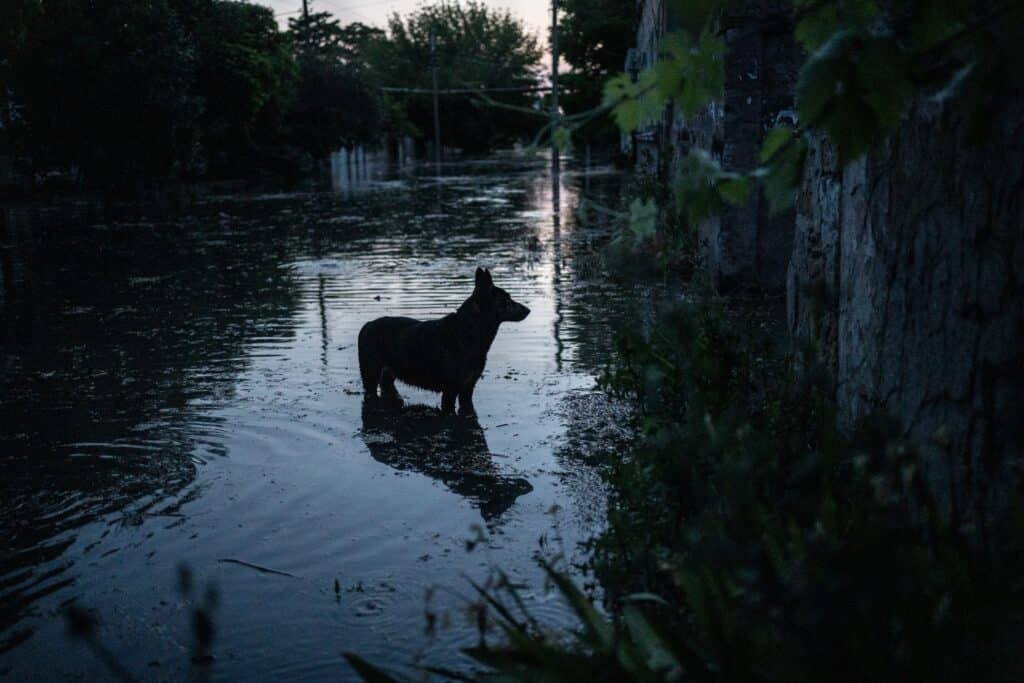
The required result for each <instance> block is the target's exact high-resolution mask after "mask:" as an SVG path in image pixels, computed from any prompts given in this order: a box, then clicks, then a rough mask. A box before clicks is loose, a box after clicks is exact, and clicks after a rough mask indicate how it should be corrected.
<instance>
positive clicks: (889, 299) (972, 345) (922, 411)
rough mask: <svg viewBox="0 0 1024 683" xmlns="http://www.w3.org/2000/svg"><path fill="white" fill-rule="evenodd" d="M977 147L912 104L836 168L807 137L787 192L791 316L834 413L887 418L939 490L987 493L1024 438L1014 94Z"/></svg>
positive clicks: (1021, 245)
mask: <svg viewBox="0 0 1024 683" xmlns="http://www.w3.org/2000/svg"><path fill="white" fill-rule="evenodd" d="M991 116H992V118H991V120H990V121H989V122H988V123H989V131H988V133H989V136H988V138H987V142H984V143H983V144H980V145H973V144H971V141H969V140H968V139H967V136H966V134H965V132H964V128H965V126H964V122H963V121H961V120H960V118H959V117H958V115H957V114H956V112H954V111H945V110H943V109H942V108H940V107H938V106H936V105H927V104H923V103H922V104H920V105H918V106H917V107H916V109H915V110H914V111H913V113H912V115H911V116H910V117H909V118H908V120H907V121H906V122H905V123H904V124H903V125H902V126H901V128H900V129H899V131H898V132H897V133H896V134H895V135H893V136H892V138H891V139H890V140H889V141H888V142H887V143H885V144H883V145H881V146H880V147H879V148H877V149H875V150H873V151H872V152H871V153H870V154H868V155H867V156H865V157H864V158H862V159H861V160H859V161H857V162H855V163H853V164H851V165H849V166H847V167H846V168H845V169H844V170H842V171H841V172H840V171H838V170H837V168H838V166H837V161H836V157H835V153H834V150H833V149H832V148H831V146H830V145H829V144H828V143H827V142H825V141H822V140H819V141H817V142H816V143H815V144H814V145H812V149H811V150H810V156H809V158H808V164H807V168H806V172H805V178H804V184H803V189H802V192H801V194H800V196H799V198H798V202H797V217H796V236H795V244H794V249H793V252H792V261H791V264H790V268H789V274H788V287H787V289H788V297H787V298H788V303H789V306H788V319H789V325H790V330H791V332H792V334H793V336H794V337H795V338H796V339H797V340H800V339H810V340H813V341H815V342H817V344H818V346H819V348H820V352H821V355H822V359H823V360H824V361H825V363H826V364H827V365H828V366H829V367H830V368H831V369H832V371H833V373H834V376H835V378H836V398H837V402H838V405H839V409H840V417H841V419H842V421H843V423H844V424H845V425H846V426H853V425H854V424H855V423H856V422H857V421H858V420H859V419H860V418H862V417H864V416H866V415H868V414H870V413H872V412H873V411H883V412H885V413H887V414H889V415H891V416H893V417H895V418H896V419H897V420H898V422H899V424H900V425H901V427H902V430H903V434H904V436H905V437H906V438H907V439H908V440H909V441H910V442H912V443H914V444H916V445H919V446H920V447H922V448H924V449H925V452H926V456H927V458H926V462H927V472H926V475H927V477H928V479H929V480H930V481H931V483H932V485H933V486H932V488H933V490H934V491H936V492H938V493H939V495H940V496H941V498H942V500H944V501H947V502H949V503H952V504H954V505H956V506H958V507H960V508H963V507H972V508H973V507H975V506H980V507H982V508H984V506H985V505H987V504H991V503H992V502H993V501H992V500H991V499H990V490H991V489H990V488H989V486H988V484H989V483H990V482H993V481H996V480H998V479H1000V478H1002V477H1003V476H1005V475H1006V474H1007V472H1006V468H1007V467H1009V466H1010V463H1012V461H1013V459H1014V458H1013V456H1014V455H1017V456H1019V455H1020V453H1021V452H1022V450H1024V448H1022V444H1024V420H1022V419H1021V415H1024V412H1022V411H1024V389H1022V387H1024V98H1021V97H1016V98H1014V99H1013V100H1012V101H1006V102H1003V103H1001V106H999V107H996V108H993V109H992V110H991Z"/></svg>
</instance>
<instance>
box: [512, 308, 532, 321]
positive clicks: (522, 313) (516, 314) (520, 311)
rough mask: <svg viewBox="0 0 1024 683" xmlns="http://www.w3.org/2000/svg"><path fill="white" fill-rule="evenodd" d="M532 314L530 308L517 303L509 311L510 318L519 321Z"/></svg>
mask: <svg viewBox="0 0 1024 683" xmlns="http://www.w3.org/2000/svg"><path fill="white" fill-rule="evenodd" d="M528 315H530V309H529V308H527V307H526V306H524V305H522V304H516V305H515V307H514V308H513V309H512V310H511V311H510V312H509V320H510V321H512V322H514V323H517V322H519V321H520V320H525V319H526V316H528Z"/></svg>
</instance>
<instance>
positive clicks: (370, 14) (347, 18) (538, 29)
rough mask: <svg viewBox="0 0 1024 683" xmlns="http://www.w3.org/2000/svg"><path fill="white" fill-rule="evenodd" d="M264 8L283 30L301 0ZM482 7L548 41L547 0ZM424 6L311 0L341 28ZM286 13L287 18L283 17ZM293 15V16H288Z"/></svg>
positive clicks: (266, 0) (495, 0)
mask: <svg viewBox="0 0 1024 683" xmlns="http://www.w3.org/2000/svg"><path fill="white" fill-rule="evenodd" d="M255 2H257V3H259V4H261V5H267V6H269V7H272V8H273V9H274V12H276V13H278V14H279V16H278V20H279V21H280V22H281V24H282V26H284V25H287V19H288V17H290V16H296V15H297V14H298V12H299V10H301V9H302V0H255ZM482 2H483V4H485V5H489V6H491V7H494V8H498V9H508V10H509V11H510V12H512V14H513V15H514V16H516V17H518V18H520V19H522V20H523V21H524V22H525V23H526V26H527V28H528V29H529V30H530V31H532V32H533V33H534V34H535V35H536V36H537V37H538V38H539V39H540V40H541V41H542V44H543V43H544V42H546V41H547V26H548V24H549V23H550V21H551V18H550V12H551V3H550V0H482ZM421 4H423V1H422V0H310V11H317V12H330V13H331V14H333V15H334V16H336V17H337V18H338V19H339V20H340V21H341V23H342V24H348V23H350V22H353V21H361V22H362V23H364V24H371V25H374V26H380V27H382V28H383V27H384V26H385V25H386V23H387V18H388V17H389V16H391V14H392V13H393V12H398V13H399V14H408V13H409V12H411V11H412V10H414V9H416V7H417V6H418V5H421ZM285 13H289V14H285ZM291 13H294V14H291Z"/></svg>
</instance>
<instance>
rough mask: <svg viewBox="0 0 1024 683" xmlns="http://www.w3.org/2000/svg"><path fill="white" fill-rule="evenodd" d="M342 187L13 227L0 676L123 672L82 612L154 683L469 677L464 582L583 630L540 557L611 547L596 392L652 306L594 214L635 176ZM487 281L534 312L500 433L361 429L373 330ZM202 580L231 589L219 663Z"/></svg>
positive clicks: (499, 393)
mask: <svg viewBox="0 0 1024 683" xmlns="http://www.w3.org/2000/svg"><path fill="white" fill-rule="evenodd" d="M335 171H336V173H335V179H334V183H333V185H332V187H330V188H319V189H311V190H309V191H304V192H288V193H271V194H254V193H240V194H237V195H226V196H219V197H214V198H212V199H209V200H207V201H204V202H202V203H201V204H200V205H199V206H197V207H195V208H194V209H189V210H188V211H187V212H185V213H184V214H181V215H176V216H175V217H174V218H167V217H166V216H164V217H154V215H153V214H151V213H148V212H147V211H146V210H144V209H141V208H137V207H118V208H117V209H116V210H115V209H106V210H103V211H100V210H98V209H96V208H95V207H92V206H90V205H84V204H83V205H81V206H78V207H63V208H62V209H50V210H40V209H8V210H5V211H4V214H3V223H2V232H0V241H2V246H0V270H2V281H0V310H2V314H3V315H2V320H3V325H2V330H0V335H2V336H0V342H2V345H0V369H2V377H0V415H2V419H3V421H2V424H0V466H2V467H3V471H4V476H3V481H2V483H0V533H2V537H0V538H2V541H0V553H2V555H0V675H4V674H6V675H8V676H10V677H12V678H15V679H27V678H40V679H43V678H45V679H56V678H59V677H64V676H69V675H70V676H84V677H87V678H93V677H97V676H101V675H103V674H104V673H105V669H103V668H102V665H101V664H100V663H99V662H98V661H97V660H96V658H95V657H94V656H93V654H92V653H91V652H90V651H89V650H88V649H86V648H85V646H84V645H83V644H81V643H79V642H73V641H69V640H67V639H66V638H65V636H64V623H63V621H62V618H61V614H62V612H63V610H64V609H65V608H66V607H67V606H68V605H69V604H75V605H77V606H81V607H83V608H87V609H89V610H93V611H94V613H95V614H96V615H97V616H98V617H99V619H100V622H101V628H100V630H99V632H98V637H99V639H100V640H101V641H102V642H103V643H104V644H105V646H106V647H108V648H109V649H110V650H111V651H112V652H113V653H114V654H115V655H116V656H117V657H118V659H119V660H120V661H122V662H123V664H124V666H125V667H126V668H127V669H128V670H129V671H130V672H132V673H133V675H135V676H137V677H140V678H146V679H161V678H169V679H180V678H182V677H184V676H186V675H188V674H191V675H198V674H202V675H203V676H210V677H212V678H216V679H234V678H243V677H246V678H259V679H268V678H275V679H277V678H283V679H332V680H338V679H348V678H351V677H352V672H351V671H350V670H349V669H348V667H347V665H346V664H345V663H344V661H343V659H342V658H341V656H340V653H341V652H342V651H344V650H355V651H357V652H360V653H361V654H363V655H364V656H366V657H367V658H368V659H371V660H376V661H378V662H382V663H385V664H387V665H390V666H401V665H404V664H406V663H409V662H412V661H414V660H417V659H419V660H421V661H426V662H432V663H441V664H445V665H449V666H450V665H464V664H465V662H464V661H460V660H458V659H457V657H456V655H454V654H453V653H454V652H455V651H456V646H459V645H472V644H475V642H476V639H477V632H476V626H475V620H473V619H469V620H467V618H466V615H465V614H464V609H463V607H464V604H465V603H464V600H463V597H462V596H467V595H469V593H470V591H469V585H468V583H467V580H466V579H467V578H472V579H474V580H478V581H480V580H484V578H485V577H486V576H487V575H488V573H489V572H490V571H491V570H492V569H493V568H494V567H496V566H497V567H500V568H501V569H503V570H504V571H505V572H507V573H508V574H509V575H510V576H512V577H513V578H514V579H515V580H517V581H520V582H521V583H522V584H523V586H524V588H523V593H524V595H525V596H526V598H527V601H528V604H529V605H530V609H531V610H532V611H534V612H535V613H536V614H537V615H538V616H539V617H541V618H546V619H550V620H552V621H555V622H558V621H559V620H565V619H566V618H567V616H566V612H565V608H564V607H563V606H562V604H561V603H560V601H559V599H558V598H557V597H555V596H553V595H550V594H548V593H546V592H545V591H544V589H543V588H544V587H543V582H542V577H541V574H540V572H539V570H538V569H537V566H536V564H535V562H534V559H533V556H534V554H535V553H536V552H537V551H538V550H540V549H541V548H542V547H543V548H544V549H546V552H553V551H554V552H557V551H558V550H560V549H564V550H565V552H566V553H567V554H568V555H569V556H570V557H575V558H576V559H579V557H580V555H579V551H578V550H577V548H576V544H577V543H578V542H579V541H581V540H584V539H586V538H587V537H588V536H589V535H590V534H592V533H593V532H594V531H595V530H597V529H598V528H599V525H600V523H601V519H602V516H603V505H604V491H603V489H602V485H601V482H600V476H599V469H598V463H599V462H600V461H601V460H602V458H604V457H606V456H607V454H608V452H609V451H611V450H614V448H615V447H616V446H615V444H616V440H615V439H616V437H617V436H621V431H620V428H619V424H621V414H620V411H617V410H616V409H615V408H614V406H611V405H609V403H608V402H607V401H606V400H605V399H604V398H603V397H602V396H601V394H600V393H599V392H598V391H597V390H596V389H595V378H596V377H597V376H598V375H599V374H600V372H601V370H602V368H603V365H604V363H605V362H606V360H607V358H608V353H609V351H610V348H611V346H612V344H611V339H612V334H613V327H612V326H613V323H614V321H617V320H620V319H622V318H624V317H625V316H626V315H628V314H629V313H630V312H631V311H632V310H633V309H634V308H635V306H636V303H637V302H638V301H642V300H644V296H643V295H644V293H643V292H638V291H633V290H626V289H623V288H621V287H619V286H616V285H612V284H610V283H609V282H608V281H607V279H606V278H604V277H601V276H600V274H599V271H598V269H596V268H595V267H594V264H595V263H596V262H597V259H596V258H595V257H594V253H595V247H594V243H595V242H597V241H599V240H600V239H601V238H602V235H603V231H604V230H605V229H606V228H605V227H603V226H602V225H601V224H600V221H599V220H596V219H595V220H593V221H588V222H587V224H586V225H583V224H582V222H581V221H580V220H577V218H576V217H575V216H574V213H573V210H572V209H573V208H574V207H575V206H576V204H577V203H578V198H579V194H580V192H581V188H582V187H583V185H584V184H587V185H588V186H590V187H591V188H592V191H593V192H595V193H596V194H598V195H600V194H601V192H608V193H613V192H614V191H615V186H616V182H617V180H616V178H615V176H614V174H612V173H611V172H610V171H608V170H607V169H605V170H598V171H597V172H594V173H591V174H589V175H588V176H586V177H585V176H584V174H582V173H581V172H574V171H572V170H570V172H569V173H566V174H563V177H562V178H561V181H560V183H561V184H560V186H559V192H558V194H557V195H555V193H554V192H553V188H552V183H551V178H550V177H549V176H548V174H547V171H546V163H545V162H544V161H543V160H542V159H534V158H529V157H504V158H500V159H497V160H492V161H486V162H474V163H465V164H453V165H449V166H446V167H445V168H444V169H443V176H442V177H440V178H437V177H434V176H433V167H432V166H431V167H430V168H428V169H424V170H423V172H420V171H419V170H418V169H416V168H412V169H409V168H406V169H382V170H380V171H379V172H372V173H371V172H367V170H366V169H365V168H360V169H351V168H345V167H344V166H343V165H338V164H336V168H335ZM556 208H558V209H559V210H558V212H556V211H555V209H556ZM478 265H481V266H486V267H489V268H490V269H491V272H492V274H493V276H494V279H495V281H496V283H497V284H498V285H499V286H501V287H503V288H505V289H507V290H508V291H509V292H510V293H511V294H512V296H513V297H514V298H515V299H517V300H518V301H521V302H523V303H525V304H526V305H527V306H529V307H530V308H531V310H532V313H531V315H530V316H529V317H528V318H527V319H526V320H525V321H524V322H522V323H518V324H505V325H503V326H502V329H501V331H500V332H499V334H498V337H497V339H496V341H495V343H494V346H493V347H492V349H491V352H490V355H489V359H488V364H487V370H486V372H485V374H484V377H483V379H482V380H481V381H480V383H479V384H478V387H477V391H476V394H475V404H476V407H477V410H478V413H479V416H478V419H476V420H470V419H462V418H451V417H447V416H443V415H440V414H439V413H438V411H437V407H438V405H439V397H438V396H437V395H435V394H430V393H428V392H424V391H419V390H415V389H410V388H408V387H401V391H402V394H403V396H404V398H405V400H406V407H405V408H404V409H403V410H402V411H401V412H400V413H398V414H388V415H375V414H370V415H366V414H364V411H363V410H362V397H361V394H360V385H359V375H358V365H357V359H356V348H355V339H356V334H357V332H358V330H359V328H360V326H361V325H362V324H363V323H365V322H366V321H368V320H371V319H373V318H375V317H378V316H381V315H410V316H415V317H437V316H441V315H443V314H445V313H447V312H449V311H451V310H453V309H454V308H455V307H457V306H458V305H459V304H460V303H461V302H462V301H463V300H464V299H465V298H466V297H467V296H468V294H469V293H470V291H471V289H472V283H473V272H474V269H475V268H476V267H477V266H478ZM476 538H483V539H484V541H483V542H482V543H479V544H476V545H475V547H474V549H473V550H472V551H468V550H467V543H466V541H467V539H476ZM224 560H237V561H241V562H244V563H249V564H251V565H257V566H259V567H264V568H268V569H273V570H275V571H276V572H281V573H280V574H269V573H265V572H260V571H257V570H256V569H253V568H252V567H250V566H246V565H245V564H239V563H238V562H225V561H224ZM181 563H186V564H187V565H188V566H189V567H191V569H192V572H193V574H194V577H195V579H196V581H197V583H198V585H199V586H200V587H203V586H206V585H208V584H211V585H214V586H216V588H217V591H218V593H219V600H218V603H217V604H218V606H217V609H216V611H215V618H216V627H217V634H216V639H215V641H214V647H213V655H214V657H215V659H214V661H213V662H212V663H210V664H204V665H194V664H192V663H191V659H190V654H191V653H192V645H193V644H192V641H191V634H190V629H189V626H188V619H189V614H190V609H191V607H192V606H193V605H194V602H195V599H196V598H194V597H188V596H183V595H181V594H179V593H178V592H176V591H175V588H174V587H175V581H176V576H177V568H178V566H179V565H180V564H181ZM284 574H288V575H290V576H285V575H284ZM428 596H429V600H428V599H427V598H428ZM427 612H430V613H432V614H437V615H438V618H437V619H436V620H435V626H436V628H434V629H432V630H431V631H430V632H428V629H426V624H427V618H426V613H427ZM55 653H59V656H55Z"/></svg>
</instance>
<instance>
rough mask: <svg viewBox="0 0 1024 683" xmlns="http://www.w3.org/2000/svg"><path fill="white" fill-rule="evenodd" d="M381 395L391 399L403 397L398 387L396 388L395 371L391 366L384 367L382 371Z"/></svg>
mask: <svg viewBox="0 0 1024 683" xmlns="http://www.w3.org/2000/svg"><path fill="white" fill-rule="evenodd" d="M380 395H381V397H386V398H391V399H396V398H397V399H400V398H401V396H399V395H398V389H396V388H395V373H394V372H392V371H391V368H388V367H384V368H382V369H381V371H380Z"/></svg>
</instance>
